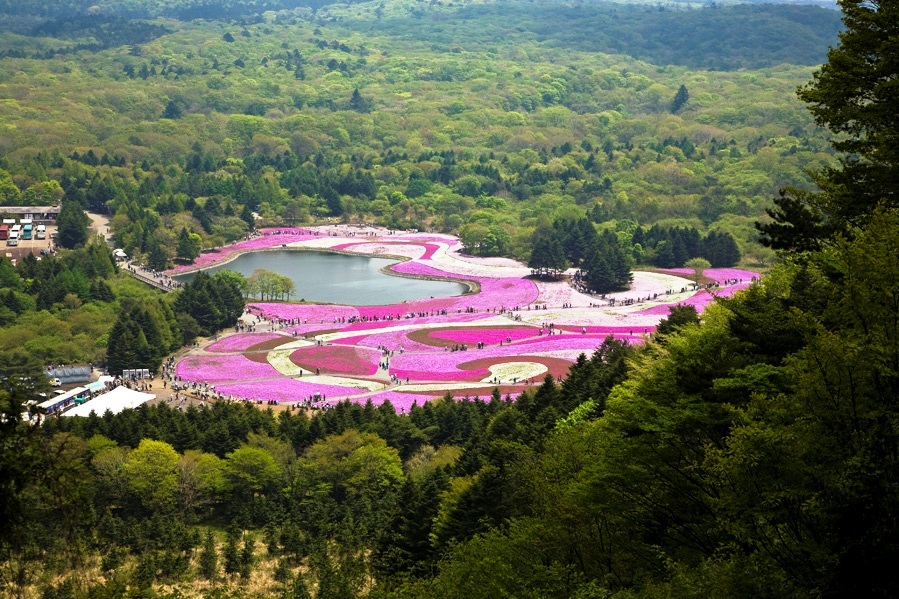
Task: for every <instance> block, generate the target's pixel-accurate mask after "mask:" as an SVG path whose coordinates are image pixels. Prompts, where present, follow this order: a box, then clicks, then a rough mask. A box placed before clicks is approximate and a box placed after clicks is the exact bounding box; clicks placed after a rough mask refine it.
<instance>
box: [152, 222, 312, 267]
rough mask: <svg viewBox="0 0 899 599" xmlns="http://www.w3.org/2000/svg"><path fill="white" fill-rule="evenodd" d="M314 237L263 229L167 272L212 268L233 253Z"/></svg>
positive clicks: (305, 231)
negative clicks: (243, 239)
mask: <svg viewBox="0 0 899 599" xmlns="http://www.w3.org/2000/svg"><path fill="white" fill-rule="evenodd" d="M315 237H317V235H315V234H314V233H313V232H312V231H309V230H308V229H296V228H285V229H277V230H274V229H264V230H263V231H262V235H261V236H259V237H254V238H253V239H248V240H246V241H239V242H237V243H233V244H231V245H226V246H224V247H220V248H216V249H215V250H214V251H211V252H206V253H203V254H200V256H199V257H198V258H197V259H196V260H194V263H193V264H183V265H181V266H176V267H175V268H173V269H171V270H170V271H168V272H169V273H172V274H177V273H179V272H183V271H185V270H192V269H195V268H202V267H205V266H212V265H213V264H215V263H216V262H221V261H222V260H224V259H226V258H228V257H229V256H231V255H232V254H234V253H235V252H249V251H252V250H262V249H267V248H272V247H278V246H281V245H284V244H287V243H295V242H297V241H305V240H307V239H314V238H315Z"/></svg>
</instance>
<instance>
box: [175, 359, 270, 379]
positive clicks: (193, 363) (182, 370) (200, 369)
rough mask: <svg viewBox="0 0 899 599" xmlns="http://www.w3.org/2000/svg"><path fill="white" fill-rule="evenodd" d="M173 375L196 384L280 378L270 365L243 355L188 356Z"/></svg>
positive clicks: (179, 363)
mask: <svg viewBox="0 0 899 599" xmlns="http://www.w3.org/2000/svg"><path fill="white" fill-rule="evenodd" d="M175 374H176V375H178V376H180V377H181V378H182V379H183V380H185V381H192V382H197V383H217V382H221V381H234V380H238V381H239V380H250V379H260V378H266V377H278V376H281V373H279V372H278V371H277V370H275V368H274V367H273V366H272V365H271V364H266V363H261V362H254V361H253V360H250V359H249V358H246V357H245V356H243V355H216V356H190V357H188V358H185V359H184V360H181V361H180V362H178V365H177V366H176V367H175Z"/></svg>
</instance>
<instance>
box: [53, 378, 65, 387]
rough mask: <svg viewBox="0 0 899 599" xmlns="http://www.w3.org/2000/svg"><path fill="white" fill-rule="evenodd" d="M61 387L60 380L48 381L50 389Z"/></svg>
mask: <svg viewBox="0 0 899 599" xmlns="http://www.w3.org/2000/svg"><path fill="white" fill-rule="evenodd" d="M61 385H62V381H61V380H59V379H50V386H51V387H59V386H61Z"/></svg>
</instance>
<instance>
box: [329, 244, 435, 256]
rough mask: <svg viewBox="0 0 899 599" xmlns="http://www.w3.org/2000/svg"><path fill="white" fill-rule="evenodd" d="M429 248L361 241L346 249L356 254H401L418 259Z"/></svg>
mask: <svg viewBox="0 0 899 599" xmlns="http://www.w3.org/2000/svg"><path fill="white" fill-rule="evenodd" d="M426 250H427V248H425V247H424V246H422V245H412V244H405V243H360V244H358V245H354V246H352V247H349V248H346V251H348V252H352V253H354V254H364V255H371V256H400V257H403V258H409V259H410V260H417V259H418V258H421V257H422V256H423V255H424V253H425V251H426Z"/></svg>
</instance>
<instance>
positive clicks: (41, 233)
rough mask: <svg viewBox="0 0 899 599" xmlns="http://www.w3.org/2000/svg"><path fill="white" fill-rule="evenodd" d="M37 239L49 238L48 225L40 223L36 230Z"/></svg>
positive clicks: (35, 236)
mask: <svg viewBox="0 0 899 599" xmlns="http://www.w3.org/2000/svg"><path fill="white" fill-rule="evenodd" d="M34 238H35V239H46V238H47V226H46V225H38V226H37V229H35V231H34Z"/></svg>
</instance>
